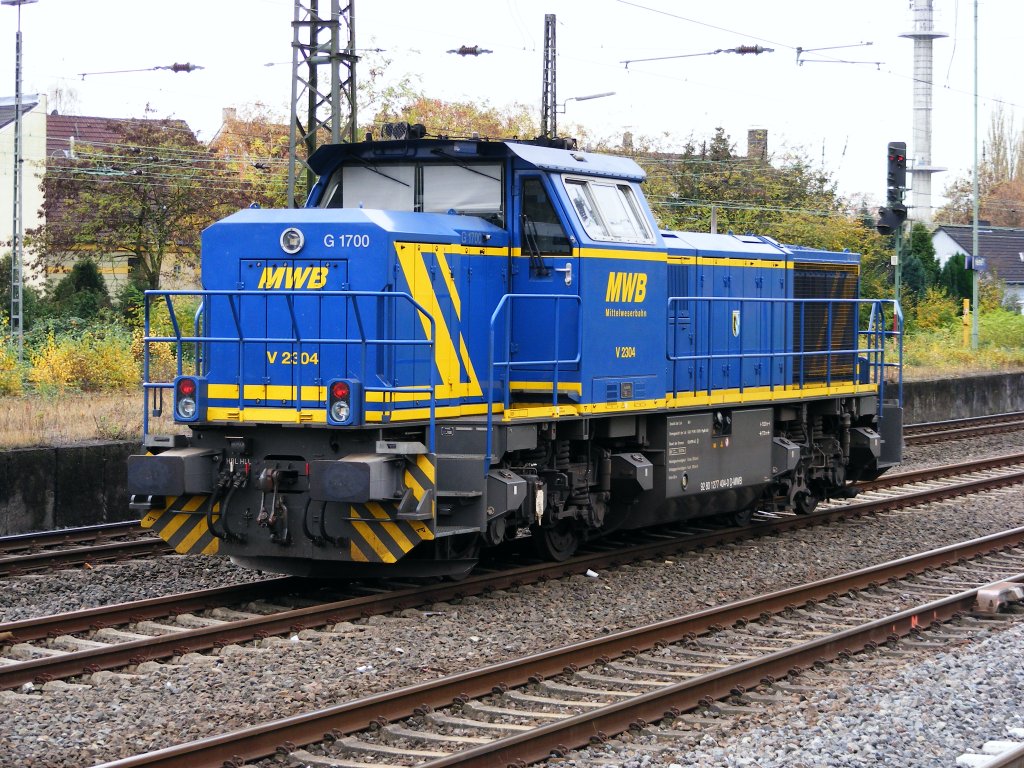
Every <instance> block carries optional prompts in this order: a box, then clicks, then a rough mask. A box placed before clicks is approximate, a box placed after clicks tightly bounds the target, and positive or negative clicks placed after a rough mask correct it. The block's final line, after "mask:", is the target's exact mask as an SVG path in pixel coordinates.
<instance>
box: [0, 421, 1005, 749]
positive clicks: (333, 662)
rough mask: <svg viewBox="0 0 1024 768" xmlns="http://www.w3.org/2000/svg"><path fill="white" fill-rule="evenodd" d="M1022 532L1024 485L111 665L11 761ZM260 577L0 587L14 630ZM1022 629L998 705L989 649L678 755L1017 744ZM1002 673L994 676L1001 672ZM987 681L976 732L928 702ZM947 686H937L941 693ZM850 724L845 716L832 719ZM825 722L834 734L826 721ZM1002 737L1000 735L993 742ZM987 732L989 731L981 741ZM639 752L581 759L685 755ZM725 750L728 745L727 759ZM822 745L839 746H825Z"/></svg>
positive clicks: (343, 689) (401, 678)
mask: <svg viewBox="0 0 1024 768" xmlns="http://www.w3.org/2000/svg"><path fill="white" fill-rule="evenodd" d="M1022 448H1024V436H1022V435H1020V434H1017V435H1013V434H1010V435H1001V436H996V437H995V438H994V439H993V440H991V441H968V442H965V443H959V444H956V446H955V447H954V446H951V445H950V444H945V445H933V446H921V447H916V448H911V449H908V451H907V458H908V461H907V463H906V464H905V465H904V467H902V468H901V469H910V468H912V467H917V466H925V465H932V464H940V463H948V462H949V461H950V453H951V451H955V452H956V453H957V454H958V456H957V459H956V460H967V459H968V458H977V457H981V456H984V455H1001V454H1005V453H1011V452H1015V451H1020V450H1022ZM1019 525H1024V499H1022V494H1021V492H1020V488H1011V489H1007V490H1004V491H1000V492H994V493H991V494H987V495H986V496H984V497H970V498H967V499H958V500H955V501H951V502H945V503H942V504H936V505H932V506H931V507H929V508H928V509H927V510H925V511H923V512H922V511H920V510H918V511H915V512H914V513H913V514H912V513H909V512H904V513H893V514H891V515H887V516H884V517H882V516H879V517H876V518H868V519H862V520H858V521H851V522H849V523H846V524H842V525H833V526H826V527H821V528H816V529H811V530H807V531H800V532H796V533H794V534H793V535H786V536H779V537H769V538H765V539H758V540H753V541H749V542H744V543H741V544H738V545H735V546H730V547H722V548H717V549H715V550H714V551H709V552H705V553H700V554H691V555H685V556H680V557H677V558H673V559H671V560H666V561H658V562H646V563H642V564H638V565H633V566H624V567H622V568H619V569H616V570H615V571H613V572H607V573H601V574H599V577H598V578H587V577H584V576H574V577H571V578H568V579H562V580H559V581H555V582H548V583H544V584H539V585H535V586H530V587H524V588H521V589H518V590H515V591H513V592H497V593H493V594H491V595H489V596H487V597H482V598H465V599H463V600H460V601H453V602H452V603H444V604H438V605H434V606H429V608H427V609H424V610H407V611H403V612H402V613H401V614H400V615H399V614H393V615H388V616H380V617H371V618H370V619H367V620H360V621H358V622H354V623H351V624H349V623H346V624H343V625H338V626H335V627H333V631H330V632H311V631H306V632H303V633H300V634H299V635H294V636H292V637H285V638H268V639H266V640H263V641H259V642H258V643H255V644H249V645H246V646H241V647H240V646H232V647H228V648H225V649H223V650H222V651H221V652H220V654H219V655H216V656H201V657H192V656H190V657H186V658H185V659H182V660H179V662H178V663H174V664H158V663H148V664H145V665H142V666H140V667H139V668H137V669H133V670H131V674H127V675H126V674H119V673H97V674H95V675H92V676H91V677H88V678H83V679H78V680H74V681H72V683H73V685H72V686H71V687H68V685H67V684H65V683H50V684H48V685H46V686H43V687H42V688H39V687H38V686H33V687H32V688H31V690H24V691H19V692H2V693H0V766H6V765H10V766H48V767H54V768H56V766H82V765H91V764H95V763H98V762H103V761H107V760H113V759H116V758H120V757H126V756H129V755H132V754H136V753H138V752H142V751H146V750H151V749H157V748H160V747H163V746H167V745H169V744H175V743H180V742H182V741H187V740H192V739H197V738H202V737H204V736H210V735H213V734H216V733H220V732H223V731H225V730H230V729H235V728H240V727H244V726H248V725H251V724H254V723H256V722H259V721H263V720H267V719H272V718H280V717H285V716H288V715H292V714H296V713H298V712H302V711H306V710H309V709H312V708H317V707H323V706H327V705H330V704H335V703H339V702H343V701H346V700H349V699H352V698H355V697H357V696H363V695H367V694H370V693H375V692H380V691H388V690H392V689H394V688H397V687H400V686H405V685H410V684H414V683H417V682H421V681H424V680H428V679H433V678H436V677H439V676H442V675H445V674H450V673H454V672H459V671H463V670H466V669H472V668H475V667H478V666H482V665H484V664H487V663H492V662H496V661H500V660H504V659H508V658H514V657H517V656H520V655H523V654H525V653H529V652H536V651H540V650H544V649H547V648H550V647H554V646H558V645H562V644H565V643H569V642H575V641H578V640H580V639H583V638H585V637H588V636H594V635H596V634H603V633H608V632H613V631H618V630H620V629H626V628H630V627H634V626H638V625H641V624H645V623H650V622H653V621H657V620H660V619H665V618H668V617H671V616H676V615H679V614H681V613H686V612H690V611H694V610H699V609H701V608H705V607H708V606H712V605H718V604H721V603H723V602H728V601H732V600H736V599H741V598H745V597H749V596H752V595H754V594H756V593H760V592H766V591H770V590H775V589H782V588H784V587H787V586H791V585H794V584H798V583H803V582H806V581H810V580H813V579H819V578H824V577H827V576H832V575H836V574H839V573H843V572H846V571H850V570H853V569H856V568H862V567H865V566H868V565H872V564H876V563H880V562H884V561H887V560H891V559H894V558H896V557H901V556H904V555H909V554H913V553H915V552H919V551H921V550H922V549H924V548H927V547H938V546H943V545H946V544H951V543H955V542H957V541H962V540H963V539H965V538H969V537H971V536H980V535H984V534H986V533H993V532H996V531H1000V530H1004V529H1006V528H1009V527H1014V526H1019ZM253 578H258V576H257V575H256V574H254V573H251V572H247V571H243V570H240V569H237V568H235V566H233V565H231V564H230V563H228V562H226V561H223V560H210V559H208V558H199V557H164V558H157V559H152V560H142V561H133V562H130V563H125V564H115V565H101V566H96V568H94V569H92V570H86V569H76V570H68V571H62V572H60V573H58V574H53V575H47V576H34V577H19V578H12V579H8V580H6V584H7V589H6V590H5V591H4V594H3V595H0V616H2V617H3V620H13V619H16V618H24V617H29V616H32V615H43V614H47V613H51V612H54V611H56V610H73V609H77V608H82V607H90V606H93V605H100V604H104V603H108V602H109V603H114V602H124V601H126V600H130V599H140V598H142V597H152V596H155V595H157V594H166V593H169V592H177V591H185V590H188V589H197V588H201V587H204V586H214V585H218V584H226V583H232V582H236V581H245V580H251V579H253ZM1000 637H1007V638H1009V639H1010V642H1008V645H1009V646H1010V647H1009V648H1008V649H1007V650H1006V658H1004V659H1003V660H1002V661H999V660H998V659H997V657H996V654H997V653H998V651H999V649H1000V647H1001V645H1002V644H1003V642H1004V641H1002V640H1000ZM1021 637H1022V635H1021V631H1020V630H1012V631H1011V632H1010V633H1001V634H1000V635H998V636H994V637H993V639H991V640H989V641H987V642H986V643H985V644H984V648H985V649H986V650H985V652H986V653H988V654H991V655H992V658H991V659H990V660H989V662H988V665H989V667H990V668H991V669H993V670H996V672H997V673H998V674H999V675H1006V676H1009V677H1008V678H1007V679H1001V681H1000V682H992V684H991V689H990V690H989V691H988V693H987V695H986V696H982V693H981V690H982V689H981V687H980V684H981V683H982V682H984V676H983V675H981V674H980V672H979V670H981V669H984V666H981V667H978V668H975V667H973V666H969V665H967V664H966V663H965V664H964V665H960V664H958V660H963V661H965V662H966V661H967V659H969V658H973V654H974V652H975V651H974V650H972V649H974V648H976V647H977V646H969V647H968V648H967V649H965V650H963V651H962V652H960V651H956V652H951V653H947V654H936V655H934V656H932V657H929V658H927V659H925V660H924V661H922V662H920V663H921V664H925V665H927V664H932V665H937V666H933V667H927V668H923V669H918V670H917V671H911V670H910V669H909V668H906V669H901V670H900V671H898V672H895V673H893V674H892V675H888V676H887V677H886V679H885V680H884V681H873V682H872V683H870V684H869V682H868V681H865V680H863V679H854V680H853V682H851V683H849V684H848V685H847V686H846V687H845V688H843V689H842V690H841V691H840V692H839V696H840V699H841V701H842V704H843V706H842V707H841V710H842V717H843V718H849V719H848V720H836V721H835V722H836V725H835V726H834V727H833V726H829V729H830V730H831V731H832V735H831V736H829V735H828V734H825V733H823V732H822V733H819V734H817V736H814V735H811V736H808V738H807V740H806V742H804V741H803V740H802V737H801V736H800V735H799V734H801V733H803V732H804V731H805V730H808V732H810V731H809V729H807V728H804V727H802V726H801V725H800V719H799V717H793V718H792V722H789V721H787V723H788V724H787V725H785V726H783V725H782V724H780V725H779V727H777V728H776V727H773V728H769V729H766V730H765V733H764V734H760V733H753V734H749V737H750V738H751V739H755V738H756V739H757V741H756V742H755V741H751V742H750V743H749V745H748V746H747V747H744V749H745V750H746V751H742V750H740V751H739V752H737V751H736V750H739V749H740V747H742V742H738V743H737V745H731V746H730V747H722V745H708V749H707V751H706V754H705V753H701V754H699V755H697V754H696V753H695V755H694V757H693V758H692V760H691V758H690V757H687V759H685V760H683V759H679V760H677V762H678V763H679V764H682V765H689V764H699V765H796V764H798V763H794V762H792V761H790V762H783V761H782V760H783V758H778V761H777V762H763V761H764V760H768V759H769V758H770V759H772V760H774V759H776V758H774V757H772V754H773V753H771V752H770V751H767V750H769V749H770V748H772V749H774V747H771V745H770V744H769V739H773V738H774V739H776V740H777V741H778V743H779V744H785V743H792V744H796V745H802V746H799V747H798V749H806V750H808V752H807V755H811V756H812V755H813V753H814V751H815V749H817V747H815V746H814V745H815V744H816V742H815V741H814V739H815V738H819V739H833V740H834V741H835V742H836V744H837V745H839V744H840V742H841V743H842V745H843V746H842V748H840V747H839V746H836V751H835V754H837V755H838V754H840V753H841V752H842V751H843V749H845V748H846V747H845V744H846V742H852V743H854V746H856V745H857V744H859V743H860V742H859V741H858V739H861V738H862V737H861V726H860V725H858V723H867V724H868V725H870V724H872V723H876V724H877V727H878V728H880V729H882V731H883V732H882V735H881V737H880V738H884V739H890V738H893V739H895V737H894V736H893V734H897V733H900V731H899V730H898V729H897V730H893V729H894V728H896V725H897V724H902V725H901V727H905V728H907V729H909V730H908V733H910V734H912V735H911V736H910V737H900V740H902V741H903V742H906V743H905V744H903V745H902V747H904V748H906V749H914V748H917V747H915V746H914V744H915V741H914V740H915V739H916V738H917V736H918V735H921V737H922V738H925V739H927V740H929V743H931V741H930V740H931V739H932V737H933V736H937V735H938V734H939V732H940V731H941V732H942V733H943V734H946V736H948V737H949V740H950V741H949V744H946V742H945V741H943V742H942V744H943V746H942V747H941V749H940V751H939V754H937V756H936V757H935V759H936V760H940V759H941V760H943V761H945V762H935V763H927V762H921V763H918V762H914V761H910V762H906V761H904V762H902V763H900V762H898V761H896V762H893V763H892V764H893V765H897V764H901V765H908V764H909V765H928V764H934V765H939V764H942V765H949V764H951V763H952V761H953V759H955V756H956V755H957V754H959V752H961V751H966V750H969V749H971V748H973V747H976V746H979V745H980V743H981V742H983V741H985V740H987V739H989V738H996V737H998V736H1000V735H1002V734H1001V731H999V728H1000V727H1001V724H1002V723H1003V722H1004V721H1005V722H1007V723H1011V722H1013V718H1014V716H1016V717H1017V718H1018V721H1017V724H1019V717H1020V714H1019V713H1018V712H1017V709H1016V703H1015V700H1016V701H1020V700H1022V698H1021V695H1020V694H1021V691H1020V688H1021V687H1022V686H1024V682H1022V680H1021V673H1020V672H1019V671H1017V670H1018V669H1019V668H1020V666H1021V665H1020V661H1019V658H1020V657H1019V653H1020V651H1019V649H1020V648H1021V647H1022V646H1021ZM958 654H959V655H958ZM940 657H941V658H940ZM945 657H948V659H945ZM942 659H945V660H942ZM927 669H930V670H931V671H926V670H927ZM961 670H962V673H961ZM902 675H907V679H908V680H910V679H913V680H915V681H916V682H915V683H914V685H913V686H909V685H908V684H907V683H906V682H904V683H903V684H901V683H900V679H901V676H902ZM1010 678H1012V679H1010ZM989 679H990V680H992V679H993V678H992V674H991V673H990V676H989ZM972 681H977V683H978V686H979V687H978V690H979V693H978V694H977V696H978V699H977V702H976V704H972V705H971V706H972V710H971V711H972V713H973V715H972V716H971V717H966V716H965V718H964V719H965V720H966V721H967V725H966V726H965V729H964V731H963V732H959V731H957V730H956V729H954V728H951V727H950V723H949V722H947V721H946V720H944V719H942V718H939V719H936V718H933V717H931V715H930V714H929V707H930V706H931V705H930V704H929V703H928V702H929V701H930V699H929V698H928V697H931V698H934V699H935V700H936V701H938V700H939V699H943V698H944V699H945V701H946V705H948V706H950V707H952V706H954V705H955V704H956V703H957V702H958V701H959V702H962V701H965V700H966V701H971V702H973V701H974V699H972V698H971V697H972V696H974V695H975V693H974V690H975V683H974V682H972ZM79 686H81V687H79ZM933 686H937V689H936V690H935V691H933V692H930V691H929V690H928V689H929V688H930V687H933ZM1014 686H1016V688H1014ZM876 689H877V690H876ZM904 691H912V692H913V695H914V696H921V697H925V698H922V699H920V700H919V701H918V700H915V699H911V698H907V694H905V693H901V692H904ZM951 691H952V692H953V694H954V695H951ZM1001 691H1005V692H1006V693H1007V696H1008V698H1007V699H1006V701H1005V702H1004V710H1005V714H1004V715H999V714H998V703H999V702H998V700H999V698H1000V696H1001ZM1013 691H1016V695H1015V699H1014V694H1013V693H1012V692H1013ZM886 697H888V698H886ZM829 701H834V700H831V699H830V700H829ZM826 703H827V702H826ZM883 705H884V709H885V711H886V712H887V713H888V715H887V717H888V720H877V718H878V717H880V715H879V714H875V711H876V710H877V709H878V708H879V707H882V706H883ZM904 709H906V711H903V710H904ZM1014 713H1017V714H1016V715H1014ZM830 717H831V716H830ZM838 717H839V714H836V715H835V717H834V718H832V719H835V718H838ZM948 717H952V714H951V715H949V716H948ZM938 722H946V726H945V727H939V726H937V725H936V724H937V723H938ZM819 726H821V728H824V725H822V724H821V722H819ZM864 727H867V726H864ZM990 727H991V730H993V731H999V732H992V733H990V732H989V730H988V729H989V728H990ZM981 728H985V729H986V730H985V731H984V732H982V731H980V730H979V729H981ZM787 729H789V730H787ZM819 730H820V729H819ZM967 731H970V732H969V733H968V732H967ZM783 734H785V735H783ZM844 735H845V736H844ZM946 736H944V737H943V738H944V739H945V738H946ZM737 738H738V739H742V738H743V737H742V736H737ZM844 738H845V741H844ZM863 738H868V737H867V736H864V737H863ZM762 744H764V745H765V746H764V747H763V748H762V746H761V745H762ZM605 746H606V747H611V745H605ZM637 746H638V745H636V744H634V745H623V749H624V750H625V751H624V752H623V753H621V754H619V755H618V757H617V758H614V759H611V758H605V757H602V756H600V755H598V754H593V755H586V754H585V753H580V754H579V755H578V756H577V757H578V758H579V759H580V760H581V761H582V762H578V763H577V764H578V765H581V766H582V765H621V764H630V763H626V762H624V761H626V760H634V759H635V760H638V761H640V762H636V763H633V764H634V765H646V764H671V762H672V755H670V754H668V753H666V752H657V753H651V754H645V755H639V754H637V755H634V756H630V755H629V754H628V752H629V751H630V750H633V749H635V748H636V747H637ZM779 748H781V747H779ZM716 749H725V753H724V755H723V754H722V753H718V752H716V751H715V750H716ZM821 751H822V754H823V755H824V754H826V752H825V751H824V748H822V750H821ZM738 754H743V755H745V756H746V757H745V758H744V759H747V760H748V762H728V760H731V759H732V757H731V756H733V755H738ZM786 754H788V753H786ZM867 754H868V752H867V751H865V750H863V749H861V751H853V752H851V751H848V753H847V754H846V757H845V758H844V759H846V760H848V762H836V763H830V762H822V761H820V760H819V761H817V762H810V763H808V765H831V764H835V765H879V764H883V765H884V764H886V763H884V762H879V761H878V757H879V756H878V754H876V755H875V756H874V757H873V758H872V761H871V762H869V761H868V757H867V756H866V755H867ZM620 758H621V759H620ZM786 759H787V760H788V759H789V758H788V757H787V758H786ZM801 759H804V758H801ZM806 759H810V757H807V758H806ZM644 760H646V761H647V762H643V761H644ZM750 760H754V761H753V762H751V761H750ZM602 761H603V762H602ZM666 761H667V762H666ZM699 761H704V762H699ZM716 761H718V762H716ZM858 761H859V762H858Z"/></svg>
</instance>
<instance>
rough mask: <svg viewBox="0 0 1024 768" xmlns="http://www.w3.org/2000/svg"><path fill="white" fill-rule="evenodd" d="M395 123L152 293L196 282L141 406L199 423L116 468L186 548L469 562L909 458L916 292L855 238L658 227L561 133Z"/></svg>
mask: <svg viewBox="0 0 1024 768" xmlns="http://www.w3.org/2000/svg"><path fill="white" fill-rule="evenodd" d="M389 134H390V135H393V136H398V137H399V138H394V139H390V140H386V141H381V140H377V141H374V140H367V141H365V142H361V143H356V144H344V145H331V146H325V147H322V148H320V149H319V150H317V152H316V153H315V154H314V155H313V156H312V157H311V158H310V165H311V167H312V168H313V169H314V170H315V171H316V173H317V174H318V176H319V180H318V181H317V183H316V185H315V186H314V188H313V189H312V191H311V194H310V196H309V200H308V202H307V205H306V207H304V208H302V209H298V210H259V209H248V210H243V211H240V212H238V213H236V214H234V215H232V216H229V217H228V218H226V219H224V220H223V221H220V222H218V223H216V224H214V225H213V226H211V227H209V228H208V229H207V230H206V231H205V233H204V235H203V248H202V283H203V289H202V290H201V291H191V292H185V291H157V292H154V291H150V292H148V294H147V313H151V312H154V311H156V309H157V308H173V306H174V304H175V302H180V301H181V300H182V298H183V296H185V295H191V296H198V299H199V301H200V302H201V303H200V305H199V310H198V311H197V312H196V316H195V325H194V328H191V329H188V328H181V327H179V326H178V325H177V323H175V324H174V325H173V328H174V330H173V332H171V333H170V334H169V335H166V334H165V335H162V336H157V335H154V334H153V331H152V330H150V329H149V327H148V324H147V331H146V334H147V336H146V351H147V358H146V362H147V371H146V380H145V384H144V386H145V388H146V392H147V401H151V403H152V404H153V405H155V404H156V403H157V402H162V398H163V395H164V394H165V392H166V391H168V390H169V391H170V393H171V396H172V399H173V404H172V408H173V413H174V420H175V421H176V422H177V423H179V424H184V425H188V426H189V427H190V428H191V434H190V435H189V436H186V435H181V434H179V435H157V434H148V428H147V434H146V435H145V448H146V453H145V455H139V456H133V457H131V459H130V461H129V472H128V482H129V492H130V493H131V494H132V506H133V508H135V509H137V510H139V511H140V512H141V513H142V514H143V523H142V524H143V525H144V526H145V527H148V528H152V529H153V530H155V531H157V532H158V533H159V535H160V536H161V537H163V538H164V539H166V540H167V541H169V542H170V543H171V544H172V545H174V546H175V548H176V549H177V550H178V551H179V552H202V553H206V554H220V555H227V556H229V557H231V558H232V559H234V560H235V561H236V562H238V563H240V564H242V565H245V566H248V567H253V568H260V569H264V570H268V571H278V572H284V573H294V574H300V575H318V576H343V577H349V576H359V575H387V574H394V575H399V574H401V575H439V574H458V573H464V572H465V571H466V570H468V569H469V568H471V567H472V564H473V563H474V562H475V560H476V558H477V556H478V554H479V552H480V550H481V548H482V547H486V546H496V545H498V544H500V543H502V542H503V541H506V540H508V539H511V538H515V537H517V536H522V535H524V534H526V533H527V532H529V534H530V537H531V540H532V542H533V543H534V544H535V545H536V546H537V548H538V549H539V550H540V551H541V552H542V553H543V554H544V555H545V556H547V557H552V558H565V557H568V556H569V555H570V554H572V552H573V551H574V550H575V549H576V547H577V545H578V543H579V542H580V541H581V540H583V539H586V538H588V537H593V536H596V535H600V534H602V533H605V532H608V531H611V530H615V529H623V528H638V527H642V526H650V525H657V524H660V523H668V522H672V521H679V520H684V519H687V518H693V517H699V516H705V515H728V516H731V517H733V518H734V519H735V520H736V521H737V522H739V523H743V522H746V521H748V520H749V519H750V515H751V513H752V512H753V511H755V510H766V511H772V510H780V509H784V508H785V509H789V508H795V509H796V510H797V511H799V512H807V511H809V510H811V509H812V508H813V507H814V505H815V504H816V503H817V501H818V500H820V499H824V498H827V497H829V496H833V495H836V494H840V493H844V492H846V490H847V489H848V486H849V484H850V483H851V482H853V481H856V480H858V479H862V478H870V477H875V476H877V475H878V474H880V473H881V472H882V471H884V470H885V469H886V468H888V467H890V466H892V465H893V464H896V463H898V462H899V460H900V455H901V451H902V408H901V378H900V359H899V355H900V348H901V347H900V323H901V320H900V317H899V309H898V307H897V306H896V305H895V304H894V303H893V302H891V301H888V302H887V301H881V300H866V299H861V298H860V297H859V282H860V281H859V269H860V266H859V257H858V256H857V255H855V254H851V253H828V252H822V251H817V250H810V249H804V248H798V247H792V246H784V245H781V244H779V243H777V242H775V241H773V240H771V239H769V238H766V237H760V236H755V235H742V236H738V235H733V234H726V235H716V234H704V233H689V232H662V231H659V229H658V226H657V224H656V223H655V220H654V217H653V216H652V214H651V211H650V209H649V208H648V205H647V202H646V200H645V198H644V195H643V192H642V191H641V188H640V182H641V181H643V178H644V173H643V171H642V170H641V169H640V167H639V166H638V165H636V163H634V162H633V161H632V160H630V159H627V158H622V157H614V156H608V155H601V154H594V153H589V152H582V151H577V150H576V149H575V148H574V146H573V145H572V144H571V143H570V142H565V141H562V140H555V141H537V142H519V141H486V140H478V139H458V140H456V139H443V138H437V139H435V138H422V137H420V132H418V131H416V130H411V131H400V130H393V131H389ZM163 311H166V309H164V310H163ZM171 314H172V316H173V312H172V313H171ZM147 318H148V314H147ZM162 344H169V345H172V346H173V347H174V348H175V352H176V359H177V376H175V377H174V378H173V380H163V381H155V380H152V378H151V377H150V374H149V359H150V358H149V353H150V350H151V349H153V348H154V347H156V346H158V345H162ZM149 408H150V402H147V409H149Z"/></svg>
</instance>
